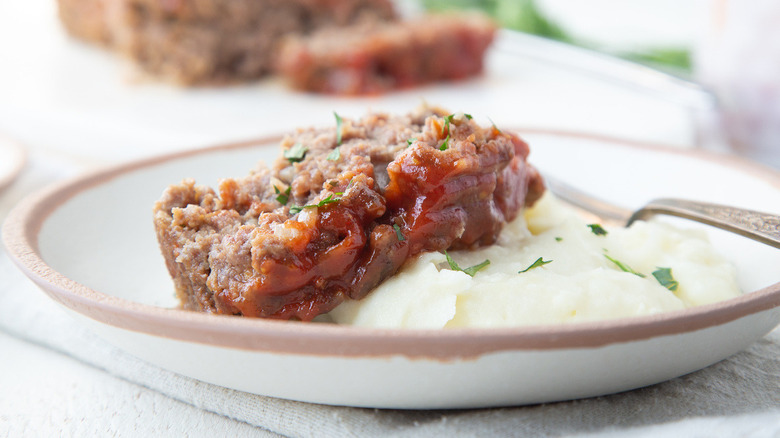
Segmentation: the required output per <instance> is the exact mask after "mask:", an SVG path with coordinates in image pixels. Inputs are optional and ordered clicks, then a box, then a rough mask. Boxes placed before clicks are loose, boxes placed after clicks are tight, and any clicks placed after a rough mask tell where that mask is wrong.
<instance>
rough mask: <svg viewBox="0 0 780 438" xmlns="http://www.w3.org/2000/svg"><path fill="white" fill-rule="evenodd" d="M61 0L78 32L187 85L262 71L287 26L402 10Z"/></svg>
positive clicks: (370, 2)
mask: <svg viewBox="0 0 780 438" xmlns="http://www.w3.org/2000/svg"><path fill="white" fill-rule="evenodd" d="M58 1H59V5H60V17H61V19H62V21H63V22H64V24H65V27H66V29H68V30H69V31H70V33H71V34H73V35H75V36H78V37H81V38H84V39H87V40H90V41H101V42H103V43H108V44H110V45H111V46H112V47H113V48H114V49H115V50H117V51H119V52H121V53H123V54H125V55H127V56H128V57H129V58H130V59H132V60H133V61H135V64H137V65H138V66H139V67H141V69H142V70H144V71H146V72H147V73H151V74H153V75H156V76H159V77H162V78H166V79H169V80H172V81H174V82H178V83H181V84H185V85H196V84H219V83H228V82H237V81H245V80H251V79H256V78H259V77H261V76H263V75H265V74H267V73H269V72H270V71H271V70H272V66H273V58H274V56H275V52H276V50H277V43H278V42H279V40H280V39H281V38H282V37H283V36H285V35H288V34H307V33H310V32H312V31H314V30H316V29H318V28H321V27H323V26H346V25H349V24H352V23H356V22H362V21H367V22H377V21H382V20H392V19H395V17H396V14H395V11H394V9H393V4H392V2H391V0H164V1H163V0H58ZM106 32H107V34H106Z"/></svg>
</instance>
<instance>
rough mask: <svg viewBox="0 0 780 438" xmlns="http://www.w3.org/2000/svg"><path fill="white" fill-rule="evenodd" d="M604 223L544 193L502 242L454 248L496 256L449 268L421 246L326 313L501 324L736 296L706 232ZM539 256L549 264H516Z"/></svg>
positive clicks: (471, 257) (409, 322)
mask: <svg viewBox="0 0 780 438" xmlns="http://www.w3.org/2000/svg"><path fill="white" fill-rule="evenodd" d="M607 231H608V232H607V234H606V235H597V234H596V233H594V232H593V231H592V230H591V228H590V227H588V225H587V224H586V223H585V222H584V221H583V219H581V218H580V217H579V216H578V215H577V214H576V213H574V212H573V211H571V210H569V209H567V208H565V207H564V206H563V205H562V204H561V203H560V202H559V201H558V200H556V199H555V198H554V197H553V196H551V195H545V197H544V198H542V200H540V201H539V202H538V203H537V205H536V206H535V207H534V208H533V209H530V210H528V211H527V212H526V214H525V215H524V216H522V217H520V218H518V219H517V220H515V221H514V222H512V223H510V224H507V226H506V228H505V229H504V230H503V231H502V233H501V237H500V239H499V241H498V242H497V244H496V245H493V246H490V247H486V248H482V249H480V250H478V251H458V252H453V253H451V254H450V256H451V257H452V259H454V260H455V261H456V263H457V264H458V265H459V266H461V267H470V266H474V265H478V264H480V263H482V262H483V261H485V260H490V264H489V265H488V266H486V267H484V268H483V269H481V270H479V271H478V272H476V274H475V275H474V276H473V277H471V276H469V275H468V274H466V273H464V272H462V271H457V270H453V269H451V267H450V265H449V264H448V262H447V260H446V258H445V255H444V254H441V253H425V254H421V255H420V256H418V257H416V258H415V259H412V260H410V261H408V262H407V263H406V264H405V265H404V266H403V268H402V269H401V271H399V272H398V274H396V275H395V276H393V277H391V278H390V279H388V280H387V281H385V282H384V283H383V284H381V285H380V286H379V287H378V288H376V289H375V290H374V291H373V292H371V293H370V294H369V295H368V296H367V297H366V298H364V299H362V300H360V301H348V302H345V303H343V304H341V305H340V306H339V307H337V308H336V309H334V310H333V311H332V312H331V313H330V314H329V315H330V317H331V318H332V320H334V321H335V322H337V323H340V324H351V325H357V326H370V327H388V328H390V327H393V328H448V327H504V326H518V325H530V324H559V323H569V322H578V321H592V320H602V319H609V318H620V317H629V316H638V315H650V314H654V313H659V312H665V311H670V310H677V309H684V308H686V307H691V306H697V305H702V304H707V303H712V302H716V301H720V300H724V299H728V298H732V297H736V296H738V295H740V291H739V289H738V287H737V282H736V273H735V268H734V266H733V265H731V264H730V263H729V262H728V261H726V260H725V259H724V258H723V257H721V256H720V255H718V254H717V253H716V252H715V250H714V248H713V247H712V246H711V245H710V244H709V242H708V241H707V239H706V236H705V235H704V234H703V233H698V232H693V231H690V230H685V231H683V230H680V229H677V228H674V227H672V226H670V225H668V224H664V223H662V222H657V221H650V222H637V223H635V224H634V225H632V226H631V227H630V228H628V229H626V228H614V229H607ZM607 256H609V257H607ZM540 257H541V258H542V260H543V261H544V262H547V263H544V264H542V265H541V266H537V267H534V268H532V269H529V270H527V271H525V272H522V273H520V272H518V271H523V270H525V269H526V268H528V267H529V266H531V265H533V264H534V262H535V261H536V260H538V259H539V258H540ZM610 259H611V260H610ZM620 265H622V266H623V268H622V269H621V267H620ZM659 267H663V268H670V269H671V274H672V277H673V279H674V280H675V281H677V283H678V285H677V287H676V288H675V287H672V286H669V287H666V286H664V285H662V284H661V282H660V281H659V280H657V279H656V278H655V277H654V276H653V275H652V273H653V272H655V271H657V270H658V269H659ZM626 269H627V270H628V272H627V271H626ZM631 271H633V272H635V273H638V274H642V275H643V277H642V276H640V275H636V274H635V273H632V272H631ZM670 289H674V290H670Z"/></svg>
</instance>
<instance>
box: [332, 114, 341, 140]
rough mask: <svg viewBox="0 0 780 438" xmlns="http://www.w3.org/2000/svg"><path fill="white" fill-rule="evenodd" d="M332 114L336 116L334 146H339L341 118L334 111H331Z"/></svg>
mask: <svg viewBox="0 0 780 438" xmlns="http://www.w3.org/2000/svg"><path fill="white" fill-rule="evenodd" d="M333 115H334V116H335V117H336V146H341V124H342V123H343V120H342V119H341V116H339V115H338V113H336V111H333Z"/></svg>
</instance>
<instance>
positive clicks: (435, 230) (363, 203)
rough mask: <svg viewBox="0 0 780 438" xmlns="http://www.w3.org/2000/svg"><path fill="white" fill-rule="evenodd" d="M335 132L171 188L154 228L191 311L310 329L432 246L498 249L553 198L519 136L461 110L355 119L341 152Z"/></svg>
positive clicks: (347, 124)
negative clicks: (298, 323) (219, 177)
mask: <svg viewBox="0 0 780 438" xmlns="http://www.w3.org/2000/svg"><path fill="white" fill-rule="evenodd" d="M336 129H337V128H335V127H331V128H329V129H307V130H300V131H298V132H297V133H295V134H293V135H290V136H288V137H287V138H285V139H284V140H283V141H282V144H281V146H282V150H283V151H284V152H287V158H285V157H284V155H283V156H282V157H280V158H279V159H278V160H277V161H276V162H275V163H274V164H273V165H271V166H270V167H265V166H264V165H262V164H261V165H260V166H259V167H258V168H257V169H256V170H254V171H253V172H252V173H250V175H248V176H246V177H244V178H240V179H226V180H223V181H222V182H221V183H220V185H219V187H218V188H217V190H216V191H215V190H213V189H210V188H207V187H199V186H196V185H195V184H194V182H193V181H191V180H185V181H183V182H182V183H181V184H178V185H174V186H171V187H169V188H168V189H167V190H166V191H165V192H164V193H163V195H162V197H161V199H160V200H159V201H158V202H157V204H156V205H155V207H154V221H155V228H156V231H157V236H158V240H159V242H160V247H161V249H162V252H163V255H164V256H165V260H166V264H167V267H168V270H169V271H170V273H171V275H172V277H173V279H174V284H175V287H176V291H177V294H178V296H179V298H180V299H181V301H182V304H183V306H184V307H185V308H188V309H194V310H201V311H205V312H211V313H225V314H236V315H245V316H256V317H267V318H277V319H298V320H305V321H308V320H311V319H313V318H314V317H316V316H317V315H319V314H322V313H326V312H328V311H330V310H332V309H333V308H335V307H336V306H337V305H338V304H340V303H341V302H343V301H344V300H347V299H361V298H363V297H364V296H365V295H366V294H367V293H368V292H369V291H370V290H371V289H373V288H374V287H375V286H377V285H378V284H379V283H381V282H382V281H383V280H384V279H386V278H387V277H389V276H391V275H393V274H394V273H395V272H396V271H397V270H398V269H399V268H400V267H401V265H402V264H403V263H404V262H405V261H406V260H407V259H408V258H409V257H411V256H413V255H415V254H418V253H420V252H422V251H442V250H446V249H451V248H475V247H478V246H481V245H489V244H491V243H493V242H494V241H495V240H496V238H497V236H498V233H499V232H500V230H501V228H502V226H503V224H504V223H505V222H506V221H509V220H512V219H513V218H514V217H515V216H516V215H517V214H518V212H519V211H520V209H521V208H522V207H523V206H526V205H530V204H532V203H533V202H535V201H536V200H537V199H538V198H539V196H541V194H542V192H543V191H544V186H543V183H542V180H541V178H540V176H539V174H538V173H537V172H536V170H535V169H534V168H533V167H531V166H530V165H529V164H527V163H526V157H527V155H528V146H527V145H526V144H525V143H524V142H523V141H522V140H520V138H519V137H517V136H516V135H514V134H511V133H506V132H502V131H499V130H498V129H496V128H495V127H490V128H486V129H485V128H482V127H480V126H479V125H478V124H477V123H475V122H474V121H473V120H471V117H470V116H467V115H464V114H459V115H455V114H448V113H447V112H446V111H442V110H438V109H431V108H422V109H420V110H418V111H416V112H414V113H412V114H409V115H405V116H391V115H387V114H370V115H368V116H365V117H363V118H362V119H360V120H351V119H346V118H345V119H343V121H342V122H341V123H340V126H339V128H338V129H339V132H340V136H341V141H342V143H341V144H339V143H338V141H337V138H338V135H337V131H336ZM335 149H338V153H337V154H336V153H334V150H335ZM292 150H296V151H298V153H297V154H290V153H289V151H292ZM301 151H304V153H301Z"/></svg>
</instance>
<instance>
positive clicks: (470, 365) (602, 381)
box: [3, 132, 780, 408]
mask: <svg viewBox="0 0 780 438" xmlns="http://www.w3.org/2000/svg"><path fill="white" fill-rule="evenodd" d="M524 137H525V138H526V139H527V140H528V141H529V143H530V144H531V146H532V153H531V161H532V162H533V163H535V164H536V165H537V166H538V167H540V168H542V169H543V170H544V171H546V172H549V173H551V174H553V175H555V176H557V177H559V178H563V179H565V180H568V181H570V182H573V183H577V184H579V185H580V186H581V187H582V188H584V189H585V190H588V191H594V192H598V193H600V194H601V195H602V196H603V197H604V198H607V199H609V200H612V201H615V202H620V203H622V204H624V205H626V206H629V207H636V206H639V205H640V204H641V203H642V202H643V201H645V200H647V199H650V198H652V197H656V196H669V195H673V196H678V197H687V198H693V199H698V200H706V201H714V202H719V203H727V204H734V205H736V206H741V207H747V208H752V209H757V210H775V211H776V210H777V207H778V206H780V176H779V175H778V174H777V173H776V172H773V171H770V170H767V169H763V168H760V167H757V166H754V165H749V164H747V163H743V162H738V161H736V162H735V160H734V159H733V158H726V157H715V156H711V155H704V154H700V153H691V152H679V151H674V150H671V149H664V148H652V147H648V146H642V145H629V144H627V143H625V142H620V141H615V140H608V139H601V138H595V137H585V136H574V135H560V134H553V133H543V132H536V133H526V135H524ZM275 145H276V141H275V140H264V141H259V142H257V143H245V144H237V145H230V146H225V147H220V148H212V149H206V150H198V151H192V152H188V153H180V154H176V155H172V156H166V157H163V158H158V159H153V160H147V161H143V162H138V163H134V164H130V165H125V166H122V167H115V168H111V169H107V170H103V171H100V172H97V173H94V174H91V175H88V176H85V177H81V178H78V179H76V180H73V181H70V182H66V183H63V184H59V185H57V186H54V187H51V188H48V189H46V190H45V191H43V192H40V193H38V194H35V195H34V196H32V197H30V198H28V199H26V200H25V201H24V202H22V203H21V204H19V205H18V206H17V208H16V209H15V210H14V211H13V212H12V213H11V215H10V216H9V218H8V220H7V222H6V224H5V227H4V230H3V237H4V240H5V243H6V246H7V248H8V251H9V253H10V254H11V256H12V257H13V258H14V259H15V261H16V263H17V264H18V265H19V266H20V267H21V268H22V269H23V270H24V272H25V273H26V274H27V275H28V276H29V277H30V278H31V279H32V280H33V281H35V282H36V283H37V284H38V285H39V286H40V287H41V288H43V290H45V291H46V292H47V293H48V294H49V295H50V296H51V297H52V298H53V299H55V300H57V301H58V302H60V303H62V304H63V305H64V306H65V307H66V308H67V309H69V310H71V311H72V313H73V314H74V315H75V316H76V317H77V318H79V319H81V320H82V321H83V322H84V323H86V324H87V325H89V326H91V327H92V328H93V329H94V330H95V331H96V332H97V333H98V334H100V335H102V336H103V337H105V338H106V339H108V340H109V341H111V342H113V343H115V344H116V345H118V346H120V347H121V348H124V349H126V350H127V351H129V352H130V353H132V354H134V355H137V356H138V357H141V358H143V359H145V360H147V361H149V362H151V363H154V364H157V365H159V366H161V367H163V368H167V369H170V370H173V371H176V372H179V373H181V374H184V375H187V376H191V377H194V378H196V379H200V380H203V381H206V382H211V383H215V384H217V385H222V386H226V387H230V388H235V389H239V390H243V391H248V392H251V393H257V394H263V395H269V396H275V397H283V398H290V399H295V400H303V401H310V402H318V403H328V404H338V405H350V406H367V407H383V408H465V407H483V406H500V405H516V404H527V403H538V402H548V401H554V400H565V399H574V398H581V397H589V396H596V395H600V394H609V393H614V392H618V391H624V390H629V389H632V388H637V387H641V386H645V385H650V384H654V383H657V382H661V381H664V380H667V379H670V378H673V377H676V376H680V375H683V374H686V373H689V372H692V371H695V370H698V369H701V368H703V367H706V366H708V365H710V364H712V363H715V362H717V361H719V360H722V359H724V358H726V357H728V356H729V355H731V354H734V353H736V352H739V351H741V350H742V349H744V348H746V347H747V346H749V345H750V344H751V343H753V342H754V341H756V340H757V339H759V338H761V337H762V336H764V335H765V334H766V333H768V332H769V331H770V330H772V329H773V328H774V327H775V326H776V325H777V324H778V322H779V321H780V283H778V280H780V272H778V270H777V267H778V266H780V251H777V250H775V249H773V248H771V247H768V246H766V245H761V244H758V243H755V242H752V241H748V240H746V239H743V238H739V237H736V236H733V235H729V234H727V233H720V232H715V231H712V233H711V236H712V239H713V241H714V243H715V244H716V246H717V247H718V248H719V249H720V250H721V251H722V252H723V253H724V254H727V255H729V256H731V258H732V259H733V261H734V262H735V264H736V265H737V268H738V271H739V277H740V285H741V287H742V288H743V289H744V290H745V291H746V292H747V294H746V295H744V296H742V297H740V298H737V299H733V300H729V301H726V302H721V303H718V304H713V305H708V306H702V307H699V308H694V309H688V310H684V311H678V312H671V313H667V314H662V315H656V316H651V317H640V318H634V319H620V320H613V321H605V322H594V323H583V324H577V325H567V326H536V327H519V328H507V329H457V330H441V331H413V330H410V331H404V330H386V329H364V328H353V327H344V326H335V325H325V324H314V323H296V322H283V321H266V320H259V319H249V318H240V317H229V316H213V315H205V314H200V313H195V312H187V311H182V310H178V309H176V304H177V303H176V302H175V299H174V296H173V285H172V281H171V280H170V278H169V276H168V274H167V272H166V270H165V266H164V262H163V259H162V256H161V255H160V253H159V250H158V247H157V242H156V240H155V235H154V232H153V226H152V219H151V208H152V205H153V203H154V201H155V200H156V199H157V198H158V197H159V195H160V194H161V192H162V190H163V189H164V188H165V187H166V186H167V185H168V184H171V183H175V182H178V181H179V180H181V179H182V178H184V177H195V178H196V179H197V181H198V182H199V183H206V184H210V185H213V184H215V183H216V182H217V180H218V178H220V177H224V176H240V175H244V174H246V173H247V171H248V170H249V169H250V168H251V167H253V163H254V162H256V161H257V160H259V159H264V160H270V159H273V158H274V157H275V156H276V154H277V149H276V147H275ZM689 225H690V226H693V225H692V224H689Z"/></svg>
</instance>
